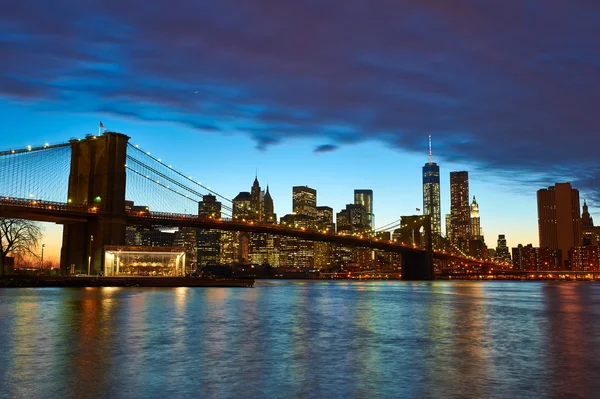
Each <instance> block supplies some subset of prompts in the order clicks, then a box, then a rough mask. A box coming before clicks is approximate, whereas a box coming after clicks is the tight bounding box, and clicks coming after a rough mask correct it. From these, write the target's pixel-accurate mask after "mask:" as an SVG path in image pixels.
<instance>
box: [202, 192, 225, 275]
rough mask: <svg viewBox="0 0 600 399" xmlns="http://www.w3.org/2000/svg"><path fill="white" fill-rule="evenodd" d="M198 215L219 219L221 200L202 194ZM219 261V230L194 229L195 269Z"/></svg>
mask: <svg viewBox="0 0 600 399" xmlns="http://www.w3.org/2000/svg"><path fill="white" fill-rule="evenodd" d="M198 216H199V217H211V218H215V219H219V218H220V217H221V202H219V201H217V197H215V196H214V195H211V194H207V195H204V196H203V197H202V201H200V202H198ZM220 261H221V231H219V230H212V229H196V269H197V270H200V269H202V268H203V267H205V266H207V265H209V264H217V263H219V262H220Z"/></svg>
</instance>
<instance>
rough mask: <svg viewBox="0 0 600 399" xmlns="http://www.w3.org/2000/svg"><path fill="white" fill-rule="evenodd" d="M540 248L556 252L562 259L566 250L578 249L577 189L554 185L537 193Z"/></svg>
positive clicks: (569, 186)
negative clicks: (557, 251) (559, 253)
mask: <svg viewBox="0 0 600 399" xmlns="http://www.w3.org/2000/svg"><path fill="white" fill-rule="evenodd" d="M537 205H538V228H539V235H540V247H546V248H550V249H558V250H560V251H561V257H562V259H563V260H566V259H569V249H570V248H571V247H579V246H581V216H580V213H579V209H580V208H579V190H577V189H574V188H572V187H571V183H556V184H555V185H554V186H550V187H548V188H547V189H546V188H543V189H540V190H538V192H537Z"/></svg>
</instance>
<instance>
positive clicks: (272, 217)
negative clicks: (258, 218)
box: [263, 186, 277, 223]
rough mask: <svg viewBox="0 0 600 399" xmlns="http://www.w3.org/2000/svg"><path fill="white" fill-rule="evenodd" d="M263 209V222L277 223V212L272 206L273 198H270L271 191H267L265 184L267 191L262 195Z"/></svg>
mask: <svg viewBox="0 0 600 399" xmlns="http://www.w3.org/2000/svg"><path fill="white" fill-rule="evenodd" d="M263 210H264V217H263V221H264V222H266V223H277V214H276V213H275V207H274V206H273V198H271V193H269V186H267V192H266V193H265V194H264V196H263Z"/></svg>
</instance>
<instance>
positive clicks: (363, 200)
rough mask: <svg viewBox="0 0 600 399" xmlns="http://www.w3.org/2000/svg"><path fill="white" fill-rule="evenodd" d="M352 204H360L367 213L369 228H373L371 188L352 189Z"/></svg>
mask: <svg viewBox="0 0 600 399" xmlns="http://www.w3.org/2000/svg"><path fill="white" fill-rule="evenodd" d="M354 205H361V206H363V207H364V208H365V211H366V213H367V221H368V226H369V229H371V230H372V229H373V220H374V215H373V190H354Z"/></svg>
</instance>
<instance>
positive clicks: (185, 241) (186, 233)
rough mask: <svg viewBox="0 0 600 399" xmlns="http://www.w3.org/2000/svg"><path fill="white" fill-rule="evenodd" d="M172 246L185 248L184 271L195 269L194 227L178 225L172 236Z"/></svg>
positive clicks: (195, 243)
mask: <svg viewBox="0 0 600 399" xmlns="http://www.w3.org/2000/svg"><path fill="white" fill-rule="evenodd" d="M173 246H175V247H184V248H185V263H186V264H185V271H186V273H191V272H192V271H194V270H196V256H197V238H196V229H194V228H192V227H180V228H179V229H178V230H177V231H176V232H175V236H174V238H173Z"/></svg>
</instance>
